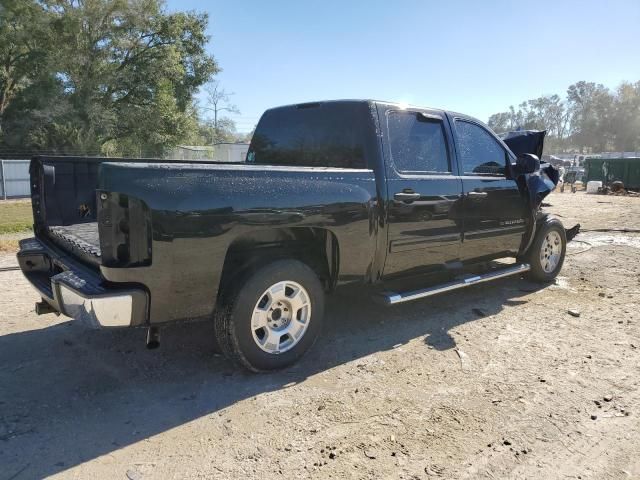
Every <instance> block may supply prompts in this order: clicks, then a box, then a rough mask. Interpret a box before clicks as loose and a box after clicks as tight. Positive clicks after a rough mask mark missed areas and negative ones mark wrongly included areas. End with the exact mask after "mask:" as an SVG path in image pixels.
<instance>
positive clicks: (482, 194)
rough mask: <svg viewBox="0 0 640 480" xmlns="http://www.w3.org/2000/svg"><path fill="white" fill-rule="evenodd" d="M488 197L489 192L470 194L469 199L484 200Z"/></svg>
mask: <svg viewBox="0 0 640 480" xmlns="http://www.w3.org/2000/svg"><path fill="white" fill-rule="evenodd" d="M486 196H487V192H468V193H467V197H471V198H484V197H486Z"/></svg>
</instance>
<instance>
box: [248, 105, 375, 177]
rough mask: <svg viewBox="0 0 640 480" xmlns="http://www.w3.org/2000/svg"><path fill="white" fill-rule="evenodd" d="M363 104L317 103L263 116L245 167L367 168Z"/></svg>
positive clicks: (274, 110)
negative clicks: (249, 165) (255, 164)
mask: <svg viewBox="0 0 640 480" xmlns="http://www.w3.org/2000/svg"><path fill="white" fill-rule="evenodd" d="M368 112H369V111H368V106H367V104H366V103H317V104H307V105H299V106H294V107H284V108H277V109H273V110H269V111H267V112H265V113H264V115H263V116H262V118H261V119H260V122H259V123H258V126H257V127H256V131H255V133H254V135H253V138H252V140H251V145H250V147H249V152H248V154H247V162H248V163H257V164H265V165H289V166H306V167H339V168H367V164H366V161H365V156H364V133H363V132H364V131H365V129H364V122H366V121H367V115H368V114H369V113H368Z"/></svg>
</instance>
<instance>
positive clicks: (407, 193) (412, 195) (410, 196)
mask: <svg viewBox="0 0 640 480" xmlns="http://www.w3.org/2000/svg"><path fill="white" fill-rule="evenodd" d="M393 199H394V200H398V201H400V202H406V203H411V202H413V201H414V200H420V194H419V193H416V192H414V191H413V190H411V189H409V188H407V189H405V190H403V191H402V192H398V193H395V194H394V195H393Z"/></svg>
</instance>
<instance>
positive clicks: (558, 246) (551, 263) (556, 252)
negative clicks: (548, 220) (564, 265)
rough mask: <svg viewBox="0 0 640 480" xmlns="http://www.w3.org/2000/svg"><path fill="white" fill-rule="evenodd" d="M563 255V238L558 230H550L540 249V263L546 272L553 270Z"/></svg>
mask: <svg viewBox="0 0 640 480" xmlns="http://www.w3.org/2000/svg"><path fill="white" fill-rule="evenodd" d="M561 255H562V238H560V234H559V233H558V232H549V233H547V236H546V237H544V241H543V242H542V248H541V249H540V263H541V265H542V270H544V271H545V273H551V272H553V271H554V270H555V269H556V267H557V266H558V263H559V262H560V256H561Z"/></svg>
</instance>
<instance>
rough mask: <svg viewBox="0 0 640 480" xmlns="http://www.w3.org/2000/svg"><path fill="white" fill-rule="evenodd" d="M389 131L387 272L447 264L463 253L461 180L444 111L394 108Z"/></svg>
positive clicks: (386, 123)
mask: <svg viewBox="0 0 640 480" xmlns="http://www.w3.org/2000/svg"><path fill="white" fill-rule="evenodd" d="M381 123H383V124H384V128H383V130H384V131H385V137H386V142H385V158H386V162H385V163H386V174H387V191H388V196H389V199H388V216H387V218H388V232H389V233H388V238H389V241H388V251H387V259H386V263H385V268H384V276H385V277H388V276H390V275H395V274H407V273H413V272H415V273H421V272H422V271H430V270H439V269H442V268H443V267H444V266H445V265H446V264H447V263H449V262H456V261H458V260H459V258H460V246H461V241H462V214H461V212H462V209H461V194H462V183H461V181H460V179H459V178H458V177H456V176H455V175H454V173H453V170H452V165H453V158H452V148H450V146H451V145H452V138H451V132H450V130H449V127H448V123H447V120H446V118H445V116H444V114H442V113H441V112H434V111H429V110H419V109H416V110H400V109H397V110H396V109H389V110H387V111H386V112H384V115H383V116H382V118H381Z"/></svg>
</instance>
